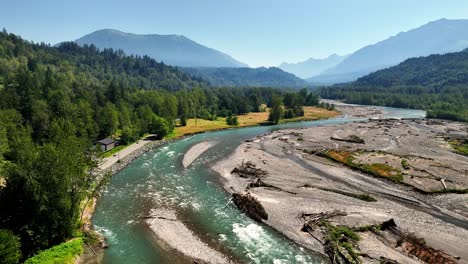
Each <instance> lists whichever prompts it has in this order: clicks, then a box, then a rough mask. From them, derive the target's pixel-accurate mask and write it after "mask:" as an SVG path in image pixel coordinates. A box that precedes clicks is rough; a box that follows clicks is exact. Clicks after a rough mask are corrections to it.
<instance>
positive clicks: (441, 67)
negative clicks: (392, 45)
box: [320, 49, 468, 122]
mask: <svg viewBox="0 0 468 264" xmlns="http://www.w3.org/2000/svg"><path fill="white" fill-rule="evenodd" d="M467 83H468V49H465V50H463V51H460V52H454V53H446V54H434V55H430V56H427V57H418V58H411V59H407V60H405V61H404V62H402V63H400V64H398V65H397V66H393V67H390V68H386V69H383V70H379V71H376V72H374V73H371V74H369V75H366V76H363V77H361V78H359V79H358V80H356V81H354V82H351V83H346V84H336V85H333V86H330V87H327V88H322V89H320V94H321V96H322V97H324V98H331V99H341V100H344V101H345V102H347V103H356V104H367V105H385V106H393V107H402V108H415V109H425V110H427V111H428V112H427V114H428V117H436V118H444V119H452V120H459V121H464V122H467V121H468V89H467V87H466V84H467Z"/></svg>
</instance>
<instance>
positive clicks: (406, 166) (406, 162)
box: [401, 159, 410, 170]
mask: <svg viewBox="0 0 468 264" xmlns="http://www.w3.org/2000/svg"><path fill="white" fill-rule="evenodd" d="M401 167H402V168H403V169H405V170H409V169H410V165H409V164H408V161H407V160H405V159H402V160H401Z"/></svg>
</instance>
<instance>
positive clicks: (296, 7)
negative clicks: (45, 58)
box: [0, 0, 468, 66]
mask: <svg viewBox="0 0 468 264" xmlns="http://www.w3.org/2000/svg"><path fill="white" fill-rule="evenodd" d="M439 18H468V1H467V0H437V1H436V0H281V1H280V0H166V1H162V0H146V1H144V0H131V1H122V0H112V1H110V0H108V1H107V0H106V1H104V0H74V1H68V0H4V1H2V3H1V4H0V27H5V28H6V29H7V30H8V31H9V32H12V33H15V34H19V35H21V36H22V37H23V38H25V39H28V40H33V41H35V42H40V41H44V42H48V43H52V44H55V43H57V42H60V41H64V40H74V39H76V38H79V37H81V36H83V35H85V34H88V33H91V32H92V31H95V30H98V29H103V28H113V29H118V30H122V31H125V32H132V33H158V34H181V35H185V36H187V37H189V38H191V39H193V40H195V41H197V42H199V43H200V44H203V45H206V46H209V47H212V48H215V49H218V50H221V51H223V52H226V53H228V54H229V55H231V56H233V57H234V58H236V59H238V60H240V61H242V62H245V63H247V64H249V65H250V66H272V65H278V64H280V63H281V62H283V61H287V62H296V61H300V60H304V59H306V58H309V57H316V58H321V57H326V56H327V55H329V54H331V53H338V54H346V53H350V52H353V51H355V50H357V49H359V48H361V47H363V46H365V45H368V44H372V43H375V42H377V41H380V40H383V39H385V38H387V37H389V36H391V35H395V34H397V33H398V32H401V31H406V30H409V29H412V28H415V27H418V26H420V25H422V24H425V23H427V22H429V21H432V20H436V19H439Z"/></svg>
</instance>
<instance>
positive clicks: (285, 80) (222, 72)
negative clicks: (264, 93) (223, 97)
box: [182, 67, 310, 88]
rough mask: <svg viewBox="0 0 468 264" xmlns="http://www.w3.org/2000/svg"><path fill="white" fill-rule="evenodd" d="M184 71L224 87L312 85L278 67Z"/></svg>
mask: <svg viewBox="0 0 468 264" xmlns="http://www.w3.org/2000/svg"><path fill="white" fill-rule="evenodd" d="M182 70H183V71H185V72H187V73H189V74H191V75H193V76H197V77H199V78H202V79H203V80H206V81H207V82H208V83H209V84H211V85H213V86H223V87H243V86H249V87H279V88H301V87H306V86H310V84H309V83H307V82H306V81H305V80H303V79H301V78H299V77H297V76H295V75H294V74H291V73H289V72H285V71H283V70H281V69H280V68H276V67H270V68H265V67H260V68H209V67H205V68H182Z"/></svg>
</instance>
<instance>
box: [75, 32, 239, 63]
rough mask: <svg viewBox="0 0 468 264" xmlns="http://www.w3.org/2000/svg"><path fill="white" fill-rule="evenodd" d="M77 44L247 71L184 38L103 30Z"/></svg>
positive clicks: (224, 57) (172, 60)
mask: <svg viewBox="0 0 468 264" xmlns="http://www.w3.org/2000/svg"><path fill="white" fill-rule="evenodd" d="M75 42H76V43H77V44H78V45H80V46H83V45H84V44H94V45H95V46H96V47H97V48H99V49H104V48H112V49H114V50H118V49H120V50H123V51H124V52H125V53H126V54H127V55H140V56H144V55H147V56H149V57H152V58H154V59H156V60H157V61H162V62H164V63H165V64H168V65H172V66H182V67H248V65H246V64H244V63H242V62H239V61H237V60H235V59H234V58H232V57H231V56H229V55H227V54H225V53H223V52H221V51H218V50H215V49H212V48H208V47H205V46H203V45H201V44H199V43H197V42H195V41H193V40H191V39H189V38H187V37H185V36H181V35H158V34H148V35H142V34H132V33H125V32H122V31H118V30H115V29H102V30H98V31H95V32H93V33H90V34H88V35H85V36H83V37H81V38H79V39H77V40H75Z"/></svg>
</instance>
